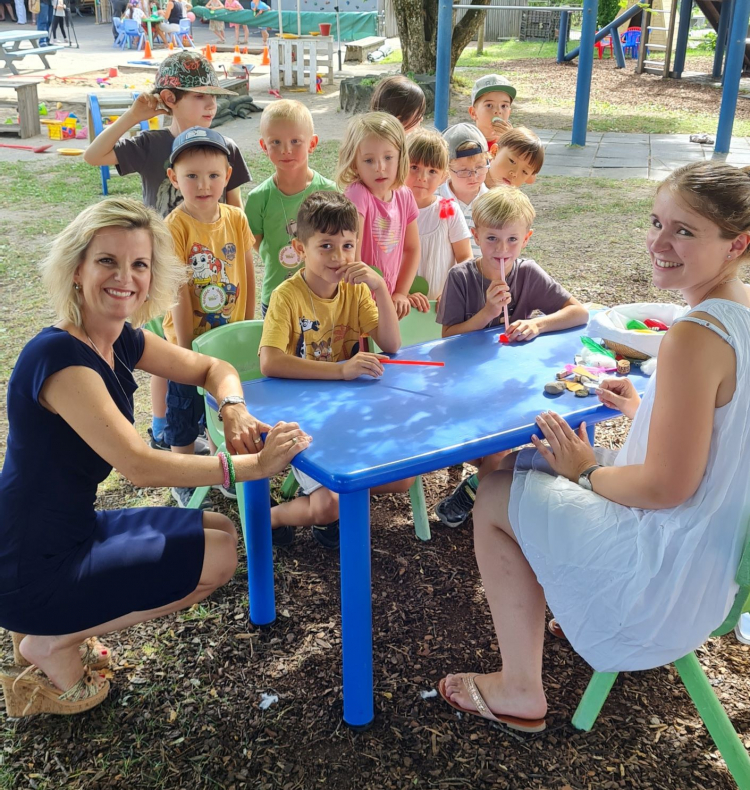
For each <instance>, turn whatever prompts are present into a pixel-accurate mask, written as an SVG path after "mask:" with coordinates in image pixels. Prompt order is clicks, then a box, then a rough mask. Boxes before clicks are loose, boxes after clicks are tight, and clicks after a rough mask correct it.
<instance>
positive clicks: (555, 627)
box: [547, 617, 568, 642]
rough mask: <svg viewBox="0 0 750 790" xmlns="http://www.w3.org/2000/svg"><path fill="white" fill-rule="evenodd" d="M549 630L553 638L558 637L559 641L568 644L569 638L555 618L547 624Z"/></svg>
mask: <svg viewBox="0 0 750 790" xmlns="http://www.w3.org/2000/svg"><path fill="white" fill-rule="evenodd" d="M547 630H548V631H549V632H550V633H551V634H552V636H556V637H557V638H558V639H564V640H565V641H566V642H567V641H568V637H567V636H565V631H563V630H562V627H561V626H560V623H558V622H557V620H555V618H554V617H553V618H552V619H551V620H550V621H549V623H547Z"/></svg>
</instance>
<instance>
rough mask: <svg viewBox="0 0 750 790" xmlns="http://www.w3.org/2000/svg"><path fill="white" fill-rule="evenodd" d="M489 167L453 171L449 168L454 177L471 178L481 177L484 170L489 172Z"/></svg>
mask: <svg viewBox="0 0 750 790" xmlns="http://www.w3.org/2000/svg"><path fill="white" fill-rule="evenodd" d="M489 169H490V166H489V165H482V166H481V167H475V168H474V169H473V170H468V169H467V170H454V169H453V168H452V167H451V168H449V170H450V171H451V173H453V175H454V176H458V177H459V178H473V177H474V176H481V175H482V173H484V172H485V171H486V170H489Z"/></svg>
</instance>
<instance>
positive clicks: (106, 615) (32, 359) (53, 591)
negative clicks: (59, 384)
mask: <svg viewBox="0 0 750 790" xmlns="http://www.w3.org/2000/svg"><path fill="white" fill-rule="evenodd" d="M143 344H144V339H143V332H142V331H141V330H140V329H138V330H136V329H133V328H132V327H131V326H130V324H125V327H124V329H123V331H122V334H121V335H120V337H119V338H118V339H117V341H116V342H115V344H114V349H115V354H116V357H115V370H114V371H113V370H112V368H110V367H109V365H108V364H107V363H106V362H105V361H104V360H103V359H102V358H101V357H100V356H99V355H98V354H97V353H96V352H95V351H94V350H93V349H92V348H91V347H90V346H88V345H87V344H85V343H83V342H81V341H80V340H78V339H77V338H75V337H73V336H72V335H70V334H69V333H68V332H66V331H65V330H62V329H57V328H55V327H48V328H47V329H43V330H42V331H41V332H40V333H39V334H38V335H37V336H36V337H35V338H33V339H32V340H31V341H30V342H29V343H28V344H27V345H26V346H25V348H24V349H23V351H22V352H21V355H20V356H19V358H18V361H17V362H16V366H15V369H14V370H13V374H12V376H11V377H10V382H9V384H8V422H9V425H10V432H9V434H8V448H7V453H6V456H5V463H4V465H3V469H2V473H0V626H2V627H4V628H7V629H9V630H11V631H19V632H22V633H27V634H40V635H48V636H53V635H58V634H69V633H75V632H76V631H82V630H85V629H88V628H91V627H93V626H95V625H99V624H101V623H105V622H108V621H110V620H113V619H115V618H117V617H121V616H122V615H125V614H128V613H130V612H133V611H143V610H147V609H155V608H157V607H160V606H166V605H167V604H169V603H172V602H173V601H177V600H179V599H180V598H184V597H185V596H186V595H188V594H189V593H191V592H192V591H193V590H194V589H195V588H196V586H197V584H198V580H199V579H200V575H201V571H202V569H203V554H204V548H205V544H204V536H203V520H202V518H203V515H202V512H201V511H200V510H180V509H177V508H169V507H150V508H129V509H124V510H100V511H97V510H95V508H94V504H95V501H96V489H97V486H98V485H99V483H101V482H102V481H103V480H104V479H105V478H106V477H107V476H108V475H109V473H110V471H111V469H112V467H111V466H110V465H109V464H108V463H107V462H106V461H105V460H104V459H103V458H101V456H99V455H97V454H96V453H95V452H94V451H93V450H92V449H91V447H89V445H88V444H86V442H84V441H83V439H81V437H80V436H78V434H77V433H76V432H75V431H74V430H73V429H72V428H71V427H70V426H69V425H68V424H67V423H66V422H65V421H64V420H63V419H62V417H60V416H59V415H56V414H52V412H50V411H48V410H47V409H45V408H44V407H43V406H42V405H41V404H40V403H39V400H38V398H39V393H40V391H41V389H42V387H43V386H44V383H45V381H46V380H47V378H48V377H49V376H51V375H52V374H54V373H56V372H58V371H59V370H62V369H64V368H67V367H80V366H82V367H87V368H91V369H92V370H94V371H96V372H97V373H98V374H99V375H100V376H101V377H102V379H103V380H104V383H105V384H106V386H107V390H108V391H109V394H110V396H111V397H112V400H113V401H114V402H115V404H116V405H117V407H118V408H119V409H120V411H121V412H122V413H123V414H124V415H125V417H126V418H127V419H128V420H130V422H133V421H134V417H133V393H134V392H135V390H136V389H137V386H138V385H137V384H136V383H135V380H134V379H133V373H132V371H133V369H134V368H135V366H136V364H137V363H138V360H139V359H140V358H141V354H142V353H143ZM118 382H119V383H118Z"/></svg>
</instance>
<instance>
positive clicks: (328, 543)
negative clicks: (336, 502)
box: [312, 519, 339, 549]
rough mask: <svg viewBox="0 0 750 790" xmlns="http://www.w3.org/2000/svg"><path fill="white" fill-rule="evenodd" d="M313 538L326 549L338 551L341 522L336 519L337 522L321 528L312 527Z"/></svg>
mask: <svg viewBox="0 0 750 790" xmlns="http://www.w3.org/2000/svg"><path fill="white" fill-rule="evenodd" d="M312 536H313V538H314V539H315V540H316V541H317V542H318V543H320V545H321V546H322V547H323V548H324V549H337V548H338V547H339V520H338V519H336V521H332V522H331V523H330V524H323V525H322V526H320V527H312Z"/></svg>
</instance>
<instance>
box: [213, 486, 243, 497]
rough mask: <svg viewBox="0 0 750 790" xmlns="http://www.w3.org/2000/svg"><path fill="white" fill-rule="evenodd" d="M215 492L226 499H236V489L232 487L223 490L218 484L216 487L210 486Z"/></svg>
mask: <svg viewBox="0 0 750 790" xmlns="http://www.w3.org/2000/svg"><path fill="white" fill-rule="evenodd" d="M211 488H213V489H214V490H215V491H219V492H220V493H221V494H222V495H223V496H225V497H226V498H227V499H234V500H236V499H237V489H236V488H235V487H234V486H229V488H224V485H223V483H219V485H217V486H211Z"/></svg>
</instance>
